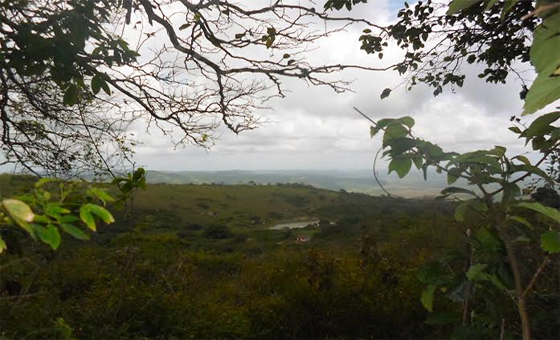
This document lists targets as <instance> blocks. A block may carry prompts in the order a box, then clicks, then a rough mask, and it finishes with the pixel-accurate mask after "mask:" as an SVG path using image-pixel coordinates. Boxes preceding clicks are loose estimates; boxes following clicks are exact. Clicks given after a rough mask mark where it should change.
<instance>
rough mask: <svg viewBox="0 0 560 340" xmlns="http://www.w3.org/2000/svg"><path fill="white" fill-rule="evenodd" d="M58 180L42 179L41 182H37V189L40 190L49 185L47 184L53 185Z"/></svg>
mask: <svg viewBox="0 0 560 340" xmlns="http://www.w3.org/2000/svg"><path fill="white" fill-rule="evenodd" d="M56 181H57V180H56V179H54V178H48V177H47V178H41V179H40V180H38V181H37V182H35V188H40V187H42V186H43V185H45V184H47V183H52V182H56Z"/></svg>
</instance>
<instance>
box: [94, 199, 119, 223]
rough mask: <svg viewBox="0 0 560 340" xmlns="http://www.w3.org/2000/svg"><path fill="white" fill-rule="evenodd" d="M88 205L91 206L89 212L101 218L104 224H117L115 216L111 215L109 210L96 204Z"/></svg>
mask: <svg viewBox="0 0 560 340" xmlns="http://www.w3.org/2000/svg"><path fill="white" fill-rule="evenodd" d="M88 205H89V211H90V212H91V213H92V214H94V215H96V216H98V217H99V218H101V219H102V220H103V222H105V223H107V224H110V223H113V222H115V218H114V217H113V215H111V213H110V212H109V211H108V210H107V209H105V208H103V207H102V206H99V205H96V204H88Z"/></svg>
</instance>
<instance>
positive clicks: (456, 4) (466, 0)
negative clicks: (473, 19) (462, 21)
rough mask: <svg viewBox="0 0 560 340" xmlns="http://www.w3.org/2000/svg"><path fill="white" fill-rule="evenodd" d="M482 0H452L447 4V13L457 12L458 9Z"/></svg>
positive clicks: (460, 9)
mask: <svg viewBox="0 0 560 340" xmlns="http://www.w3.org/2000/svg"><path fill="white" fill-rule="evenodd" d="M481 1H482V0H453V1H452V2H451V3H450V4H449V9H448V10H447V15H453V14H456V13H459V12H460V11H462V10H464V9H467V8H469V7H471V6H474V5H476V4H477V3H479V2H481Z"/></svg>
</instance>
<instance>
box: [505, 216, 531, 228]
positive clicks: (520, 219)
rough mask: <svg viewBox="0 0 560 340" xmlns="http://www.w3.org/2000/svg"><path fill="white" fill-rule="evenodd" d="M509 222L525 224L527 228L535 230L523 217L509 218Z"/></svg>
mask: <svg viewBox="0 0 560 340" xmlns="http://www.w3.org/2000/svg"><path fill="white" fill-rule="evenodd" d="M507 221H513V222H517V223H519V224H523V225H524V226H526V227H527V228H529V229H533V225H532V224H531V223H530V222H529V221H527V219H526V218H524V217H521V216H515V215H513V216H509V217H508V218H507Z"/></svg>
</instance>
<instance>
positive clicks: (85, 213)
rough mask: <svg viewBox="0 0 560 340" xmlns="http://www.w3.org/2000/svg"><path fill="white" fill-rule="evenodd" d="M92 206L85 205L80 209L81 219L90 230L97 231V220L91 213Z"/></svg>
mask: <svg viewBox="0 0 560 340" xmlns="http://www.w3.org/2000/svg"><path fill="white" fill-rule="evenodd" d="M90 205H91V204H85V205H83V206H82V207H81V208H80V219H81V220H82V222H84V223H85V224H86V226H87V227H88V228H89V229H91V230H93V231H96V230H97V227H96V226H95V219H94V218H93V215H92V214H91V212H90V208H89V206H90Z"/></svg>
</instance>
